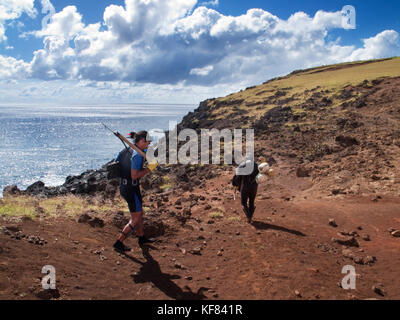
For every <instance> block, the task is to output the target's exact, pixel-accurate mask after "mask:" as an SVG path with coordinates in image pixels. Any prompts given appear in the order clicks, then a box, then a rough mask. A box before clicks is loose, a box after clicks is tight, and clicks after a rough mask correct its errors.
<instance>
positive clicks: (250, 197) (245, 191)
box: [232, 160, 259, 223]
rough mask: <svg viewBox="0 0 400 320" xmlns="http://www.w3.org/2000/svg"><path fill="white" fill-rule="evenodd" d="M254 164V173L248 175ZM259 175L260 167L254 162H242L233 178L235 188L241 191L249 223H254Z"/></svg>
mask: <svg viewBox="0 0 400 320" xmlns="http://www.w3.org/2000/svg"><path fill="white" fill-rule="evenodd" d="M251 162H253V163H254V164H253V165H254V168H253V171H252V172H251V173H250V174H248V171H247V170H246V168H247V167H249V166H250V165H252V164H251ZM258 174H259V171H258V165H257V163H255V162H254V161H253V160H247V161H245V162H242V163H241V164H240V165H239V167H238V168H237V169H236V173H235V176H234V177H233V180H232V184H233V186H234V187H235V188H237V189H238V190H240V195H241V199H242V206H243V211H244V213H245V214H246V217H247V220H248V222H249V223H251V222H252V219H253V216H254V212H255V210H256V207H255V205H254V201H255V200H256V196H257V192H258V183H257V181H256V178H257V175H258Z"/></svg>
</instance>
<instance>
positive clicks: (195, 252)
mask: <svg viewBox="0 0 400 320" xmlns="http://www.w3.org/2000/svg"><path fill="white" fill-rule="evenodd" d="M190 253H191V254H193V255H198V256H201V248H199V247H197V248H193V249H192V250H190Z"/></svg>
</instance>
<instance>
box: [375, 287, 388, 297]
mask: <svg viewBox="0 0 400 320" xmlns="http://www.w3.org/2000/svg"><path fill="white" fill-rule="evenodd" d="M372 291H374V292H375V293H376V294H378V295H380V296H382V297H384V296H385V293H384V292H383V290H382V289H381V288H379V287H377V286H372Z"/></svg>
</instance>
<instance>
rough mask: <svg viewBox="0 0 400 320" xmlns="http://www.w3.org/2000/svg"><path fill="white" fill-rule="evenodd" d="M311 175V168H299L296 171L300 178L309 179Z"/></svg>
mask: <svg viewBox="0 0 400 320" xmlns="http://www.w3.org/2000/svg"><path fill="white" fill-rule="evenodd" d="M310 174H311V170H310V169H309V168H306V167H304V166H301V167H298V168H297V171H296V175H297V177H299V178H307V177H309V176H310Z"/></svg>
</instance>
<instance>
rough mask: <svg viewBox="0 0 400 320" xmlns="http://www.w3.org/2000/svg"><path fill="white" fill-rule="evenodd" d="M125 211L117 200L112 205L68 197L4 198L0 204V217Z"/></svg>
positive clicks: (124, 205)
mask: <svg viewBox="0 0 400 320" xmlns="http://www.w3.org/2000/svg"><path fill="white" fill-rule="evenodd" d="M116 210H117V211H124V212H125V211H126V212H128V211H129V210H128V209H127V207H126V203H125V202H124V201H123V200H121V199H119V200H117V201H116V202H114V203H112V204H111V203H107V204H106V203H103V202H102V201H100V200H97V199H96V198H83V197H79V196H74V195H69V196H63V197H55V198H49V199H37V198H34V197H28V196H14V197H6V198H4V199H3V200H2V201H1V202H0V217H4V218H22V217H30V218H32V219H34V218H36V217H40V218H51V217H57V216H61V215H62V216H69V217H75V216H77V215H79V214H82V213H83V212H86V211H94V212H97V213H99V214H102V213H106V212H110V211H116Z"/></svg>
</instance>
